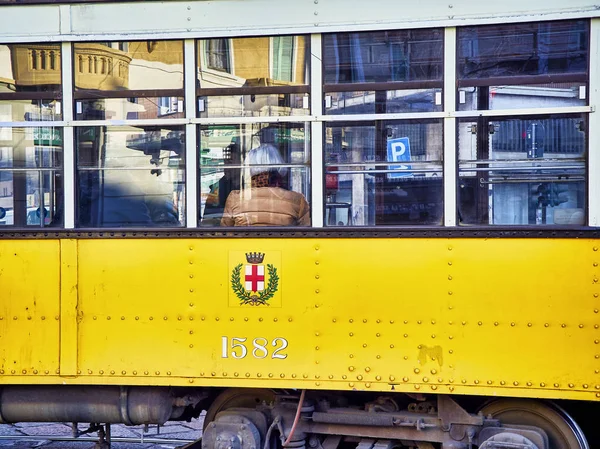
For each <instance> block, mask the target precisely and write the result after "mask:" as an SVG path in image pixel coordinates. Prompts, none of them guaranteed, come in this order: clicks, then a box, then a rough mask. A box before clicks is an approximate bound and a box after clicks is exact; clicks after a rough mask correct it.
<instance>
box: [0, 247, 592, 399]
mask: <svg viewBox="0 0 600 449" xmlns="http://www.w3.org/2000/svg"><path fill="white" fill-rule="evenodd" d="M39 243H40V242H29V241H23V242H19V245H22V249H23V250H25V249H26V250H27V254H28V258H29V259H30V260H29V262H28V263H30V264H38V265H41V264H44V263H47V262H43V261H42V259H43V258H44V254H38V253H37V252H36V251H38V250H37V249H36V247H35V245H36V244H39ZM41 243H43V244H45V245H47V246H48V247H54V248H55V251H57V250H56V248H58V242H57V241H42V242H41ZM15 244H16V243H10V245H15ZM597 247H598V241H597V240H586V239H554V240H551V239H487V240H486V239H383V238H382V239H367V238H365V239H171V240H166V239H152V240H144V239H137V240H136V239H105V240H101V239H98V240H85V239H82V240H78V242H77V264H76V271H77V280H78V281H77V289H76V291H77V300H76V310H77V315H76V325H68V326H63V329H64V332H66V333H69V335H71V334H72V332H73V329H76V337H68V336H64V337H65V338H67V337H68V338H71V339H72V338H75V340H76V345H72V344H65V342H63V345H62V346H61V347H62V348H72V347H73V346H74V347H75V348H76V349H75V352H76V354H71V355H70V356H69V354H61V360H63V358H64V360H65V363H70V361H71V360H74V362H73V363H74V364H75V365H76V369H77V373H78V374H77V375H74V376H68V377H63V378H62V379H58V378H46V379H44V378H43V377H41V378H30V379H29V378H28V379H27V381H28V382H33V381H39V382H42V381H44V382H49V383H52V382H56V381H59V380H60V381H66V382H68V383H81V384H83V383H98V384H102V383H109V384H123V383H126V384H157V385H190V383H193V384H194V385H210V386H219V385H220V386H234V385H238V386H248V387H261V386H263V387H264V386H274V387H278V388H284V387H285V388H324V389H343V390H351V389H365V390H380V391H389V390H392V389H393V390H394V391H409V392H415V391H420V392H442V393H448V392H452V393H460V394H481V395H486V394H494V395H505V396H533V397H562V398H570V399H590V400H593V399H596V393H597V392H598V391H600V376H599V374H597V372H596V371H597V370H600V359H598V358H596V357H600V350H599V346H600V345H598V344H597V341H598V339H599V338H600V337H599V333H600V331H599V330H598V329H597V328H596V326H599V325H600V320H598V316H599V315H598V311H597V310H598V308H599V306H600V300H599V299H598V294H599V293H600V288H599V286H598V277H599V274H600V271H599V270H598V268H597V265H596V266H594V263H596V264H597V263H598V262H600V261H599V260H598V259H600V254H599V252H598V251H597V250H596V251H594V248H597ZM66 248H69V249H70V250H72V248H73V247H72V246H67V247H66ZM246 252H261V253H264V255H265V259H264V264H267V263H270V264H272V265H273V268H274V269H276V274H277V276H278V280H277V283H276V292H274V294H273V296H272V297H271V298H270V299H267V300H266V301H265V304H261V305H245V304H242V303H241V301H238V299H239V298H237V296H236V294H235V292H234V291H233V290H232V287H231V280H232V275H233V274H234V270H235V269H236V267H237V266H238V265H239V264H240V263H241V264H243V265H244V264H248V262H247V261H245V260H244V253H246ZM57 254H59V253H55V260H54V262H53V263H54V265H53V266H52V267H51V269H50V271H48V274H44V275H38V277H37V278H30V279H31V282H30V283H32V284H36V285H37V286H35V285H30V286H28V287H27V288H28V289H36V288H37V289H38V290H40V291H44V292H45V291H48V292H50V291H53V292H54V294H55V295H57V294H58V291H59V289H58V279H59V276H58V273H57V270H58V268H57V266H58V264H59V261H58V258H57V257H58V255H57ZM4 260H5V259H0V264H1V266H0V268H5V266H6V262H5V261H4ZM51 265H52V263H51ZM244 273H245V272H244V271H243V270H242V271H241V282H242V283H243V281H244ZM273 273H274V271H272V270H271V271H269V270H267V271H266V273H265V279H264V280H265V282H266V283H267V284H268V285H270V287H269V288H274V285H275V284H273V283H271V284H269V279H270V276H271V275H272V274H273ZM39 276H41V277H39ZM63 277H64V275H63ZM0 280H3V278H2V277H0ZM38 284H39V285H38ZM42 284H43V286H42ZM10 288H12V289H13V290H14V289H16V286H14V285H12V284H11V285H10ZM69 291H71V292H72V291H73V290H69ZM64 294H65V293H63V295H64ZM27 295H28V293H27V292H26V291H22V292H19V293H13V294H11V295H10V296H9V297H8V298H9V303H10V307H12V308H15V307H18V306H17V304H18V303H19V302H20V301H22V299H23V298H22V296H27ZM54 298H56V296H54ZM68 301H70V303H69V304H71V305H72V303H73V299H72V297H71V298H70V299H69V298H63V303H64V304H67V302H68ZM44 302H45V304H44V305H43V307H51V306H50V303H51V302H52V299H51V297H50V295H45V296H44ZM46 302H47V304H46ZM65 310H72V307H71V309H65ZM63 315H64V316H63V318H64V319H70V320H71V321H70V322H71V323H72V322H73V321H72V320H73V315H72V314H71V315H70V316H67V315H66V314H65V311H63ZM0 326H1V324H0ZM0 328H1V329H2V330H3V331H5V332H20V331H18V330H16V328H8V329H7V328H2V327H0ZM41 332H42V331H41V328H40V329H39V331H37V330H36V331H35V332H34V333H33V336H31V337H26V336H25V338H23V335H22V334H19V335H20V337H21V338H20V339H16V340H15V339H12V338H11V339H10V343H4V345H3V346H2V347H3V350H4V351H5V352H6V351H11V354H19V353H20V352H23V351H24V350H25V349H24V348H27V347H29V346H30V345H31V343H33V342H40V341H42V339H41V336H40V335H41ZM44 332H47V331H44ZM3 335H5V333H3ZM69 341H72V340H69ZM43 345H44V346H45V347H48V348H49V352H48V357H47V358H46V359H45V360H44V364H45V365H51V364H52V363H56V357H54V359H53V358H52V351H51V350H50V349H51V348H57V347H59V342H58V335H56V334H53V338H47V337H46V338H45V339H44V340H43ZM65 350H67V351H68V349H65ZM13 358H17V357H16V356H13ZM18 363H19V364H21V363H22V362H21V361H19V362H18ZM2 381H3V382H5V383H11V382H13V383H24V380H23V378H22V376H19V375H18V373H16V374H15V375H13V376H6V373H5V376H4V377H2Z"/></svg>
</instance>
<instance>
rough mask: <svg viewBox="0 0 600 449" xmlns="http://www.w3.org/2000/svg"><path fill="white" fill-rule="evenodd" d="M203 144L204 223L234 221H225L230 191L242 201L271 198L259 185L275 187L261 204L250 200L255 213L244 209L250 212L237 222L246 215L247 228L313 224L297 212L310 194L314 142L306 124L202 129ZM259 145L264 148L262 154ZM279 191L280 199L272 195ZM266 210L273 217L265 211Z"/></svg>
mask: <svg viewBox="0 0 600 449" xmlns="http://www.w3.org/2000/svg"><path fill="white" fill-rule="evenodd" d="M199 146H200V154H199V163H200V181H199V188H200V205H199V207H200V210H199V217H200V225H201V226H220V225H221V224H224V225H232V224H231V223H230V222H229V221H227V220H225V221H223V214H224V211H225V208H226V205H227V201H228V198H230V194H231V192H235V193H234V197H235V195H238V196H240V195H241V196H242V197H243V198H242V199H247V198H255V199H256V198H258V195H260V196H261V197H264V196H267V195H266V194H265V195H263V193H264V191H257V190H255V189H256V188H258V187H268V188H270V192H267V193H268V196H269V198H266V199H265V198H263V199H262V200H261V201H259V204H250V202H248V203H246V204H249V206H248V207H254V208H255V210H254V212H256V214H254V216H249V215H248V210H245V211H243V212H244V213H246V215H243V214H242V213H239V214H237V219H236V220H234V221H235V223H234V224H236V225H239V224H240V219H241V217H242V216H245V217H246V218H247V220H246V221H245V222H244V225H248V226H253V225H257V224H263V225H267V224H268V225H290V226H291V225H307V224H309V223H307V222H306V221H307V220H309V217H308V216H306V217H305V218H304V219H303V220H304V221H302V222H301V220H300V218H301V217H300V216H299V215H298V213H299V210H300V209H299V207H300V205H301V204H304V203H303V201H306V199H307V198H309V194H310V182H309V181H310V170H309V169H310V153H309V150H310V146H309V141H308V133H307V132H306V125H305V124H304V123H286V124H266V123H255V124H239V125H224V126H207V127H202V128H201V129H200V133H199ZM259 148H260V149H261V151H260V152H257V149H259ZM263 150H266V151H263ZM258 178H260V179H258ZM258 183H260V185H259V184H258ZM290 192H295V193H290ZM253 195H254V196H253ZM275 195H278V196H277V198H278V200H277V201H275V200H274V199H273V198H274V196H275ZM300 197H303V199H301V198H300ZM231 201H233V199H232V200H230V202H231ZM236 203H240V201H237V200H236ZM260 203H262V204H260ZM306 206H307V204H306ZM257 207H259V208H261V209H260V210H258V209H256V208H257ZM280 207H281V208H282V209H281V208H280ZM290 207H293V213H292V211H291V210H290ZM267 209H268V212H270V214H269V216H265V214H264V212H265V211H267ZM240 210H241V209H240ZM302 210H303V211H304V209H302ZM259 212H260V213H259ZM304 212H307V211H304ZM274 213H277V217H274ZM301 215H302V216H305V214H301ZM256 217H258V218H256ZM292 217H293V218H294V219H292ZM234 218H235V217H234Z"/></svg>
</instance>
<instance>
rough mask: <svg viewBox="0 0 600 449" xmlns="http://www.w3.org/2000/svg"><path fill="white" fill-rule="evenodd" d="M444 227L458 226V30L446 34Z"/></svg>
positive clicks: (448, 31)
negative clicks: (456, 116)
mask: <svg viewBox="0 0 600 449" xmlns="http://www.w3.org/2000/svg"><path fill="white" fill-rule="evenodd" d="M444 111H445V112H446V114H447V115H448V116H447V117H445V118H444V226H456V159H457V158H456V118H455V117H454V116H453V115H452V114H453V113H454V112H455V111H456V28H454V27H451V28H446V29H445V32H444Z"/></svg>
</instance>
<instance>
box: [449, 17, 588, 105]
mask: <svg viewBox="0 0 600 449" xmlns="http://www.w3.org/2000/svg"><path fill="white" fill-rule="evenodd" d="M457 45H458V49H457V50H458V56H457V62H458V67H457V77H458V85H459V91H458V109H459V110H465V111H466V110H486V109H515V108H521V109H525V108H544V107H561V106H580V105H586V104H587V101H588V94H587V90H588V57H589V22H588V21H585V20H567V21H560V22H536V23H524V24H512V25H484V26H473V27H461V28H459V29H458V44H457Z"/></svg>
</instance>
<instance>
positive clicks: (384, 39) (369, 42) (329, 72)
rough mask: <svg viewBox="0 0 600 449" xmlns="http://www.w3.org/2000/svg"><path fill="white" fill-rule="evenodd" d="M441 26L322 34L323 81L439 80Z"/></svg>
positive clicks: (441, 57)
mask: <svg viewBox="0 0 600 449" xmlns="http://www.w3.org/2000/svg"><path fill="white" fill-rule="evenodd" d="M443 35H444V33H443V32H442V30H440V29H431V30H399V31H375V32H364V33H336V34H327V35H325V36H323V50H324V51H323V71H324V74H323V77H324V82H325V84H338V83H378V82H389V81H425V80H440V81H441V80H442V76H443Z"/></svg>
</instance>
